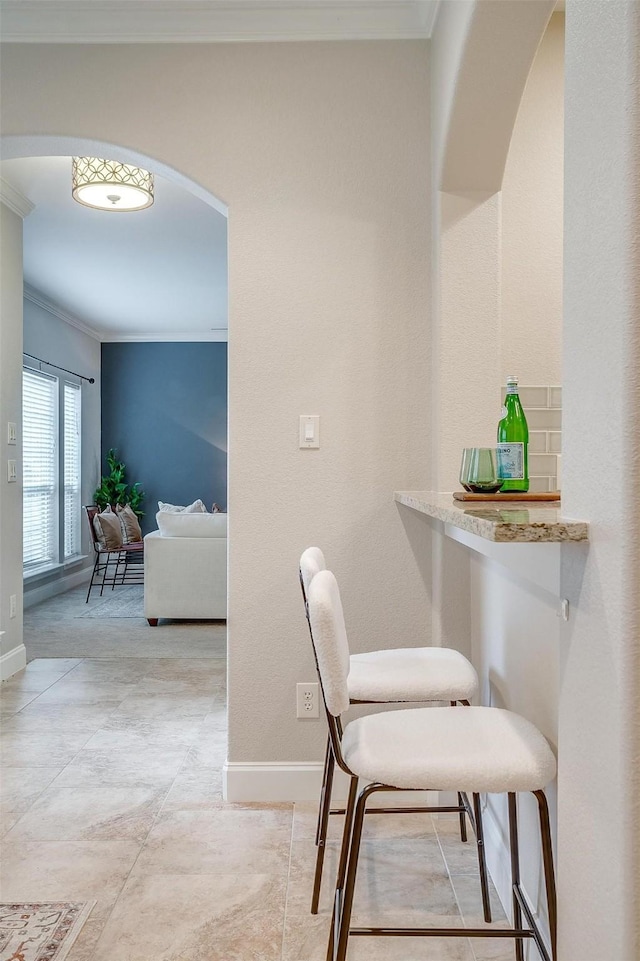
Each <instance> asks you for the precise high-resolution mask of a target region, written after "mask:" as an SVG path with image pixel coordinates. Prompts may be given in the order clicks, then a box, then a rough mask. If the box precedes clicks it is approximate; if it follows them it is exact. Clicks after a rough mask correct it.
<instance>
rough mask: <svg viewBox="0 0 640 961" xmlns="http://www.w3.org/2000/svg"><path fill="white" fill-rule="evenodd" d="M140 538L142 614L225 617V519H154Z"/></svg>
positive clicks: (187, 516)
mask: <svg viewBox="0 0 640 961" xmlns="http://www.w3.org/2000/svg"><path fill="white" fill-rule="evenodd" d="M156 520H157V523H158V530H157V531H152V532H151V533H150V534H147V535H146V537H145V539H144V616H145V617H146V618H147V620H148V622H149V624H150V625H151V627H156V625H157V624H158V618H160V617H172V618H186V619H195V620H198V619H204V620H217V619H223V620H224V619H226V616H227V515H226V514H223V513H218V514H200V513H197V514H187V513H179V514H171V513H165V512H159V513H158V514H157V515H156Z"/></svg>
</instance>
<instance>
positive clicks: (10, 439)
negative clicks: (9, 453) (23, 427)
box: [7, 421, 18, 444]
mask: <svg viewBox="0 0 640 961" xmlns="http://www.w3.org/2000/svg"><path fill="white" fill-rule="evenodd" d="M17 443H18V430H17V428H16V425H15V424H12V423H11V421H9V423H8V424H7V444H17Z"/></svg>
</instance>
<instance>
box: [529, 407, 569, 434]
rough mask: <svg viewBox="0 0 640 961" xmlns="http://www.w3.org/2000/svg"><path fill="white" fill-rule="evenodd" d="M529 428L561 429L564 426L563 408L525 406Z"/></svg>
mask: <svg viewBox="0 0 640 961" xmlns="http://www.w3.org/2000/svg"><path fill="white" fill-rule="evenodd" d="M525 414H526V415H527V423H528V424H529V430H560V428H561V427H562V411H561V410H545V409H544V408H536V407H529V408H525Z"/></svg>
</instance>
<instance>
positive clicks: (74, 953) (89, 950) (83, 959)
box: [65, 914, 105, 961]
mask: <svg viewBox="0 0 640 961" xmlns="http://www.w3.org/2000/svg"><path fill="white" fill-rule="evenodd" d="M92 918H93V914H91V915H90V916H89V920H88V921H87V922H86V924H85V925H84V926H83V928H82V931H81V932H80V934H79V935H78V937H77V938H76V940H75V942H74V945H73V947H72V948H71V951H70V952H69V954H68V955H67V957H66V959H65V961H92V959H93V955H94V952H95V949H96V944H97V943H98V938H99V937H100V935H101V934H102V931H103V929H104V924H105V922H104V921H93V920H92Z"/></svg>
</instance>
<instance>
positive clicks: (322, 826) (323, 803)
mask: <svg viewBox="0 0 640 961" xmlns="http://www.w3.org/2000/svg"><path fill="white" fill-rule="evenodd" d="M334 767H335V760H334V757H333V751H332V749H331V743H330V741H328V742H327V758H326V762H325V768H324V772H325V778H324V784H323V785H322V794H321V797H320V810H319V812H318V813H319V820H318V829H317V835H316V836H317V841H316V844H317V845H318V848H317V851H316V869H315V875H314V879H313V894H312V895H311V913H312V914H317V913H318V903H319V901H320V888H321V886H322V867H323V865H324V854H325V850H326V846H327V831H328V827H329V809H330V807H331V789H332V788H333V771H334Z"/></svg>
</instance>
